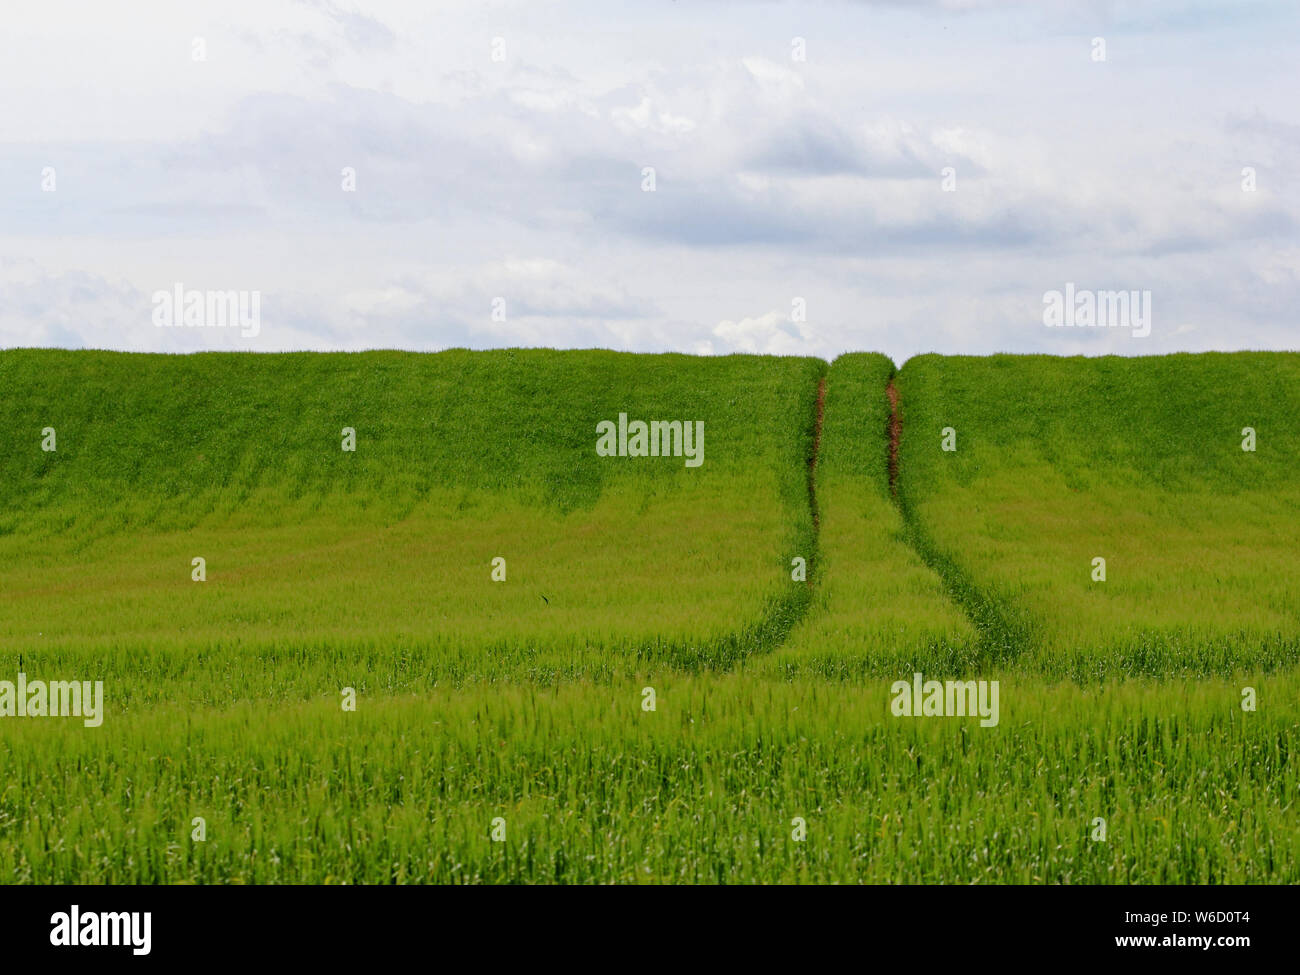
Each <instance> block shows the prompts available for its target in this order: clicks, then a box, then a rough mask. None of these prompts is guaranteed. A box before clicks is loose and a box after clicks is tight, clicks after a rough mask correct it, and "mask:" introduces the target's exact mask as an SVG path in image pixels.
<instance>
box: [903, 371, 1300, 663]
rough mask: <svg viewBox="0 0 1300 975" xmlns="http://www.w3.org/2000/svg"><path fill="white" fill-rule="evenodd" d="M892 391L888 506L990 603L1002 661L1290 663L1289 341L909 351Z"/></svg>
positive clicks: (1292, 407)
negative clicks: (946, 443)
mask: <svg viewBox="0 0 1300 975" xmlns="http://www.w3.org/2000/svg"><path fill="white" fill-rule="evenodd" d="M899 388H900V390H901V397H902V398H901V410H902V420H903V437H902V464H901V468H902V476H901V482H900V493H901V496H902V498H903V501H904V504H905V505H906V507H907V509H908V510H909V512H910V513H911V514H912V515H913V519H914V521H915V523H917V524H918V525H919V526H921V533H922V535H923V539H922V544H923V546H925V547H928V548H930V549H931V550H932V551H933V553H934V554H935V556H936V558H937V559H938V561H939V563H941V564H944V565H946V568H947V570H948V575H949V578H950V579H953V580H957V581H958V582H959V583H960V584H963V585H968V586H969V589H970V590H972V593H971V595H970V602H971V603H973V604H978V603H979V602H980V600H981V599H984V600H987V601H989V602H990V603H991V604H992V605H993V606H994V609H993V611H992V612H991V613H990V618H989V620H987V621H986V622H987V623H988V625H987V626H986V635H988V636H989V637H990V643H991V644H993V645H994V646H995V647H996V648H999V649H1001V650H1003V651H1004V653H1003V659H1004V661H1007V662H1009V661H1010V660H1012V659H1015V660H1018V661H1019V662H1021V663H1023V664H1025V665H1026V666H1029V667H1032V668H1034V669H1037V670H1041V671H1044V672H1046V673H1049V674H1069V675H1071V676H1075V677H1097V676H1105V675H1113V676H1123V675H1132V674H1151V675H1155V676H1160V675H1166V674H1172V673H1180V672H1185V673H1189V674H1229V673H1232V672H1235V671H1238V670H1242V669H1253V668H1259V667H1275V666H1283V665H1291V664H1294V663H1295V662H1296V660H1297V655H1298V653H1300V561H1298V560H1297V558H1296V552H1297V551H1300V478H1298V477H1297V476H1296V471H1297V470H1298V469H1300V431H1297V428H1296V426H1295V422H1294V421H1295V417H1296V416H1297V415H1300V355H1295V354H1286V353H1235V354H1231V355H1223V354H1213V353H1211V354H1206V355H1196V356H1191V355H1173V356H1162V357H1151V358H1139V359H1124V358H1114V357H1108V358H1102V359H1082V358H1076V359H1058V358H1050V357H1045V356H994V357H992V358H985V359H980V358H968V357H941V356H923V357H920V358H917V359H912V360H910V361H909V362H908V363H907V364H906V365H905V366H904V368H903V369H902V371H901V373H900V376H899ZM948 426H951V427H953V428H955V429H956V431H957V438H958V440H957V446H958V449H957V451H956V452H955V453H945V452H943V451H941V450H940V439H941V430H942V429H943V428H944V427H948ZM1248 426H1249V427H1254V428H1255V429H1256V431H1257V432H1258V445H1257V450H1256V452H1254V453H1247V452H1244V451H1243V450H1242V449H1241V443H1242V434H1241V431H1242V428H1243V427H1248ZM1098 556H1100V557H1103V558H1105V559H1106V570H1107V577H1106V581H1105V582H1094V581H1093V580H1092V577H1091V573H1092V559H1093V558H1094V557H1098Z"/></svg>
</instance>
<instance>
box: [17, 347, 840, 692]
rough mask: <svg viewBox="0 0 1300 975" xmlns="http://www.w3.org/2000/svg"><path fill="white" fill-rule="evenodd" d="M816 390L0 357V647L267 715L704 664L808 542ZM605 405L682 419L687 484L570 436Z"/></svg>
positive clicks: (400, 362)
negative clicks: (245, 704)
mask: <svg viewBox="0 0 1300 975" xmlns="http://www.w3.org/2000/svg"><path fill="white" fill-rule="evenodd" d="M824 368H825V366H824V364H823V363H821V362H819V361H817V360H808V359H775V358H757V357H743V356H737V357H727V358H720V359H699V358H694V357H688V356H636V355H627V354H619V353H610V352H579V353H555V352H548V351H501V352H489V353H479V352H461V351H453V352H446V353H440V354H437V355H419V354H410V353H364V354H359V355H337V354H334V355H321V354H294V355H277V356H255V355H221V354H217V355H195V356H183V357H177V356H153V355H129V354H119V353H84V352H83V353H75V352H59V351H44V350H41V351H13V352H4V353H0V389H3V390H4V396H3V399H0V430H3V431H4V437H3V439H0V482H2V483H4V484H5V485H6V504H5V507H4V509H3V515H0V592H3V593H4V597H5V598H4V600H3V602H2V603H0V648H3V651H4V653H5V655H6V656H7V657H8V658H9V659H10V661H11V666H12V665H13V664H15V663H16V661H15V660H14V657H15V655H16V654H19V653H21V654H24V655H25V659H26V661H27V663H28V667H29V669H31V668H33V667H36V668H40V669H41V671H42V672H43V673H49V672H63V671H67V672H69V673H73V674H83V673H84V672H85V670H86V669H87V666H88V665H89V664H90V662H93V667H92V669H93V670H94V671H95V673H96V675H99V676H105V677H106V678H109V679H117V680H118V681H119V683H118V686H117V687H116V688H115V696H116V698H117V700H118V701H119V703H121V702H123V701H124V700H125V701H130V700H133V699H136V698H143V697H146V696H149V695H156V696H157V697H158V698H160V699H164V700H174V699H175V698H176V695H177V694H178V693H185V694H190V693H192V694H197V695H198V696H199V699H200V700H203V701H213V702H216V701H220V700H221V699H222V698H223V697H225V698H227V699H229V697H230V693H231V692H230V691H229V690H228V689H224V688H222V687H220V686H214V683H213V682H214V681H219V680H221V679H222V678H223V677H224V676H225V675H226V674H228V673H229V672H230V671H231V670H232V669H238V670H241V671H243V672H244V674H245V678H244V679H245V681H246V684H245V685H244V687H243V690H242V692H241V693H237V694H235V695H234V696H236V697H241V696H249V697H262V698H281V697H293V696H301V695H304V694H306V695H310V694H314V693H320V692H321V691H322V689H324V688H336V687H337V686H338V684H339V681H342V682H343V683H348V684H354V683H357V682H358V681H360V682H362V683H363V684H366V685H367V686H374V684H373V682H378V686H389V687H393V688H409V687H415V686H429V685H430V684H432V683H433V682H435V681H437V680H439V679H464V678H470V677H503V676H505V677H510V676H514V677H548V676H555V675H567V676H573V675H576V674H582V673H586V674H602V673H608V672H610V671H611V670H614V669H620V668H635V667H637V666H642V665H644V664H646V663H647V662H654V663H658V662H663V663H668V664H678V665H686V666H696V665H704V664H715V665H720V666H725V665H728V664H730V663H731V662H733V661H734V660H735V659H736V658H737V657H738V656H739V655H741V654H744V653H746V652H750V651H752V650H754V649H756V648H758V647H759V646H760V645H767V644H770V643H771V642H773V641H774V640H775V639H777V638H779V636H780V635H781V634H782V633H784V631H785V630H786V629H788V627H789V626H790V625H791V623H792V622H793V620H794V619H795V618H797V616H798V615H799V614H800V613H801V612H802V611H803V609H804V606H805V603H806V600H807V594H806V591H804V590H802V589H800V588H799V587H791V586H789V585H787V584H783V583H782V580H783V579H786V580H788V575H786V574H785V573H784V572H783V567H784V566H786V565H788V563H789V559H790V557H791V554H792V553H794V552H799V551H808V550H810V549H811V547H812V538H811V516H810V514H809V507H808V496H807V482H806V476H805V475H804V473H803V472H804V471H805V469H806V458H807V456H808V455H809V452H810V450H811V442H812V428H813V423H814V414H813V397H814V395H815V389H816V384H817V381H818V377H819V376H820V374H821V373H822V371H823V370H824ZM620 411H623V412H627V413H628V414H629V415H630V417H631V418H632V419H636V418H642V419H688V418H689V419H700V420H703V421H704V422H705V454H704V456H705V461H704V464H703V466H701V467H698V468H694V469H688V468H686V467H685V464H684V462H683V460H682V459H675V458H644V459H630V458H622V459H620V458H601V457H598V456H597V455H596V453H595V440H596V435H595V428H596V424H597V422H598V421H600V420H603V419H615V418H616V417H617V414H618V413H619V412H620ZM46 426H52V427H54V428H55V429H56V430H57V435H58V450H57V452H55V453H44V452H42V451H41V450H40V449H39V443H40V431H41V429H42V428H43V427H46ZM345 426H351V427H354V428H355V429H356V430H357V450H356V452H355V453H346V452H344V451H342V450H341V449H340V440H341V437H340V431H341V429H342V428H343V427H345ZM719 512H726V513H727V517H725V518H721V517H718V513H719ZM195 556H202V557H204V558H205V559H206V560H207V570H208V581H207V582H206V583H203V584H199V583H195V582H193V581H191V579H190V561H191V559H192V558H193V557H195ZM496 556H502V557H504V558H506V560H507V580H506V582H505V583H501V584H496V583H493V582H491V581H490V568H489V563H490V560H491V559H492V558H494V557H496ZM52 610H53V611H52ZM252 660H256V661H257V663H258V666H256V667H247V666H246V665H247V664H248V663H249V662H250V661H252ZM280 664H283V666H279V665H280ZM236 665H238V667H236ZM126 677H133V678H135V677H138V678H139V679H138V680H136V679H133V680H130V681H126V680H124V678H126Z"/></svg>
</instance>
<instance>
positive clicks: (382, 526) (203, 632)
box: [0, 350, 1300, 883]
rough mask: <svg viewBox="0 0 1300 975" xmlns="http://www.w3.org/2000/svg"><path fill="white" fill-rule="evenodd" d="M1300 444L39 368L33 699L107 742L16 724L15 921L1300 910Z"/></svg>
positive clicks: (680, 361)
mask: <svg viewBox="0 0 1300 975" xmlns="http://www.w3.org/2000/svg"><path fill="white" fill-rule="evenodd" d="M891 383H892V384H893V386H894V390H895V392H896V394H897V396H898V412H897V420H898V423H899V430H900V431H901V436H900V439H899V444H898V463H897V470H896V478H895V483H893V484H892V485H891V474H890V463H889V457H890V426H891V406H890V399H889V395H888V389H889V386H890V384H891ZM823 397H824V398H823ZM1298 408H1300V355H1291V354H1280V353H1274V354H1252V353H1241V354H1233V355H1202V356H1170V357H1156V358H1145V359H1116V358H1105V359H1078V358H1076V359H1056V358H1049V357H1027V356H998V357H993V358H989V359H974V358H963V357H940V356H923V357H920V358H917V359H913V360H910V361H909V362H908V363H906V364H905V366H904V367H903V368H902V370H901V371H897V372H896V370H895V368H894V366H893V364H892V363H891V362H890V361H889V360H888V359H886V358H884V357H882V356H877V355H866V354H861V355H858V354H855V355H850V356H844V357H841V358H840V359H837V360H836V361H835V362H834V363H833V364H831V365H829V366H828V365H827V364H826V363H824V362H822V361H820V360H815V359H795V358H775V357H750V356H730V357H723V358H696V357H690V356H681V355H632V354H624V353H612V352H551V351H540V350H533V351H523V350H509V351H499V352H464V351H452V352H445V353H438V354H416V353H392V352H388V353H361V354H288V355H247V354H202V355H193V356H156V355H134V354H122V353H101V352H60V351H45V350H16V351H0V486H2V487H3V491H4V503H3V506H0V681H2V680H9V681H13V680H14V678H15V676H16V675H17V674H18V673H19V672H20V671H21V672H24V673H25V674H26V676H27V678H28V679H29V680H36V679H40V680H47V681H48V680H73V679H76V680H102V681H103V682H104V697H105V715H104V720H103V724H102V725H100V726H99V727H93V728H88V727H84V726H83V723H82V721H81V720H79V719H76V718H44V719H37V718H19V717H0V768H2V769H3V770H4V772H3V776H2V777H0V882H4V883H51V882H73V883H79V882H108V883H155V882H163V883H190V882H200V883H230V882H244V883H267V882H309V883H325V882H328V883H392V882H578V883H587V882H622V883H635V882H647V883H665V882H729V883H731V882H735V883H745V882H799V881H808V882H885V883H889V882H917V883H920V882H924V883H976V882H984V883H1008V882H1009V883H1017V882H1023V883H1085V882H1094V883H1224V882H1248V883H1254V882H1266V883H1283V882H1290V883H1294V882H1298V881H1300V857H1298V856H1297V854H1298V853H1300V850H1298V849H1297V846H1298V845H1300V816H1297V812H1296V809H1295V799H1296V794H1297V785H1298V784H1300V783H1298V781H1297V780H1298V779H1300V772H1298V770H1297V769H1298V767H1297V764H1296V761H1295V759H1294V755H1295V754H1296V752H1297V749H1300V711H1298V710H1297V706H1296V705H1297V703H1300V666H1298V664H1300V599H1298V598H1297V594H1298V593H1300V559H1297V557H1296V555H1295V553H1296V552H1297V551H1300V544H1297V543H1300V464H1298V463H1297V462H1298V461H1300V435H1298V434H1297V432H1296V430H1295V424H1294V418H1295V417H1296V415H1297V412H1298ZM619 413H626V414H628V416H629V417H631V418H633V419H643V420H647V421H649V420H700V421H703V423H704V428H705V431H706V436H705V440H704V462H703V463H702V464H701V465H700V466H698V467H687V466H686V465H685V464H684V463H683V460H682V458H680V457H602V456H598V455H597V453H596V450H595V444H596V425H597V424H598V423H599V422H601V421H603V420H616V419H617V417H618V415H619ZM1247 426H1249V427H1252V428H1254V429H1255V430H1256V431H1257V445H1256V450H1255V451H1253V452H1246V451H1243V450H1242V449H1241V443H1242V434H1241V431H1242V428H1243V427H1247ZM47 427H53V428H54V429H55V431H56V435H57V449H56V450H54V451H45V450H42V438H43V433H42V431H43V430H44V429H45V428H47ZM345 427H350V428H353V429H355V431H356V450H355V451H344V450H342V449H341V433H342V430H343V428H345ZM945 427H952V428H954V429H955V430H956V446H957V449H956V450H955V451H953V452H948V451H943V450H942V449H941V446H940V445H941V439H942V431H943V429H944V428H945ZM1098 556H1100V557H1104V558H1105V559H1106V568H1107V577H1106V580H1105V581H1104V582H1094V581H1093V580H1092V578H1091V573H1092V566H1091V560H1092V559H1093V558H1094V557H1098ZM195 557H202V558H204V559H205V560H206V573H207V575H206V581H203V582H196V581H193V580H192V578H191V572H192V568H191V560H192V559H193V558H195ZM498 557H500V558H504V559H505V560H506V578H505V580H504V581H493V579H492V560H493V559H494V558H498ZM796 558H802V559H805V560H806V562H807V565H808V572H807V579H806V580H799V579H795V578H792V560H793V559H796ZM916 671H920V672H923V673H924V675H925V677H926V679H930V678H934V679H940V680H942V679H949V678H958V677H961V678H968V679H972V680H973V679H980V680H996V681H998V682H999V684H1000V687H1001V691H1000V701H1001V708H1000V716H999V720H998V722H997V724H996V725H994V726H982V725H981V723H980V721H979V719H978V718H969V717H927V718H913V717H895V716H894V715H893V714H892V713H891V708H890V703H891V684H892V683H893V682H894V681H896V680H904V681H910V680H911V678H912V675H913V673H914V672H916ZM1246 687H1250V688H1253V690H1254V693H1255V695H1256V696H1257V699H1258V707H1257V709H1256V710H1251V711H1247V710H1243V708H1242V700H1243V688H1246ZM344 688H353V689H355V691H356V695H357V696H356V700H357V706H356V710H355V711H349V710H344V709H343V707H341V691H342V690H343V689H344ZM646 688H653V691H654V696H655V704H656V706H655V709H654V710H652V711H648V710H645V709H644V708H643V701H644V700H645V696H644V692H645V689H646ZM195 817H202V819H203V820H204V825H205V830H206V836H205V838H204V839H202V840H201V841H199V840H195V839H194V838H193V836H192V833H193V831H194V828H195V827H194V824H193V821H194V819H195ZM796 817H798V819H799V820H801V821H802V822H803V823H804V824H806V839H802V840H799V841H796V840H795V839H794V838H793V830H794V828H795V826H796V822H795V820H796ZM1099 818H1100V819H1104V820H1105V821H1106V836H1105V839H1104V840H1102V839H1096V838H1094V836H1095V833H1096V825H1095V822H1096V820H1097V819H1099ZM502 831H504V837H502ZM494 833H495V836H494Z"/></svg>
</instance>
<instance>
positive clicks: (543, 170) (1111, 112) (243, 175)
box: [0, 0, 1300, 362]
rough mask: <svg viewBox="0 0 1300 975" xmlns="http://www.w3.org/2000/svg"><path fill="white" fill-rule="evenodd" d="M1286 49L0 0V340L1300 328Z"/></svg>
mask: <svg viewBox="0 0 1300 975" xmlns="http://www.w3.org/2000/svg"><path fill="white" fill-rule="evenodd" d="M123 11H130V12H129V13H124V12H123ZM1297 65H1300V4H1296V3H1294V2H1291V0H1280V2H1265V0H1237V2H1214V3H1211V2H1204V0H1195V2H1194V0H1167V2H1142V0H1131V2H1115V3H1111V2H1102V0H1039V2H1012V0H946V2H945V0H933V2H922V0H918V2H903V0H894V2H864V0H859V2H849V0H839V2H830V0H827V2H804V3H778V2H754V0H747V2H731V3H727V2H720V0H696V2H690V3H688V2H685V0H682V2H670V0H653V2H639V0H622V2H619V3H610V2H608V0H606V2H592V3H586V2H573V3H546V2H538V0H533V2H525V3H513V2H511V3H508V2H491V0H476V2H464V3H462V2H397V0H393V2H380V0H374V2H367V3H351V2H344V0H337V2H334V0H312V2H307V0H301V2H291V0H251V2H249V0H220V2H197V0H190V2H176V0H168V2H139V3H134V4H130V5H116V4H88V3H84V2H78V3H67V2H61V0H42V2H41V3H39V4H22V5H14V6H13V8H12V9H7V10H6V12H5V15H4V19H3V23H2V24H0V104H3V110H2V111H0V348H12V347H32V346H37V347H63V348H83V347H87V348H105V349H120V350H132V351H161V352H189V351H198V350H204V349H232V350H233V349H240V350H253V351H281V350H290V349H317V350H355V349H370V348H400V349H412V350H438V349H444V348H452V347H468V348H501V347H512V346H549V347H555V348H612V349H624V350H631V351H645V352H660V351H679V352H688V353H696V354H726V353H732V352H750V353H775V354H790V355H815V356H821V357H824V358H832V357H834V356H835V355H837V354H839V353H842V352H847V351H868V350H869V351H878V352H884V353H886V354H888V355H890V356H891V357H893V358H894V360H895V361H896V362H902V361H903V360H905V359H906V358H908V357H909V356H912V355H916V354H919V353H924V352H942V353H950V354H958V353H962V354H989V353H994V352H1041V353H1050V354H1057V355H1076V354H1084V355H1102V354H1111V353H1114V354H1123V355H1149V354H1159V353H1166V352H1174V351H1193V352H1195V351H1205V350H1212V349H1218V350H1235V349H1290V350H1295V349H1300V317H1298V315H1297V309H1300V235H1298V234H1297V228H1298V226H1300V172H1298V171H1297V162H1298V160H1300V97H1297V96H1298V95H1300V69H1298V68H1297ZM1067 283H1068V284H1069V286H1070V287H1071V289H1073V290H1076V291H1079V292H1093V293H1095V292H1105V291H1112V292H1114V291H1125V292H1137V293H1138V294H1139V295H1141V294H1142V293H1149V301H1150V306H1149V307H1150V315H1149V323H1148V324H1149V329H1148V330H1147V334H1141V332H1142V330H1141V329H1139V328H1138V327H1124V326H1125V324H1126V323H1121V327H1105V328H1086V327H1070V328H1059V327H1048V326H1047V325H1045V323H1044V315H1045V312H1044V309H1045V307H1046V305H1047V303H1048V299H1047V296H1048V295H1049V294H1051V293H1052V292H1054V291H1056V292H1063V291H1064V289H1065V288H1066V286H1067ZM177 288H180V289H181V290H182V297H183V298H184V297H185V293H186V292H191V291H194V292H198V293H199V294H200V296H202V295H205V294H206V293H207V292H221V293H224V292H230V291H234V292H238V293H241V294H242V295H244V296H251V295H253V294H254V293H256V295H257V304H256V305H255V306H252V307H255V308H256V309H257V322H256V328H231V327H226V328H221V327H189V326H187V325H186V322H185V321H184V320H182V319H183V317H184V316H183V315H182V314H181V312H180V311H179V310H178V311H177V312H176V313H175V316H174V317H175V319H176V320H177V326H178V327H160V326H159V324H158V323H159V321H160V319H159V308H160V304H161V303H162V302H163V301H164V300H165V299H163V298H162V297H161V295H162V294H167V295H171V294H173V293H174V292H175V290H176V289H177ZM1134 307H1138V304H1135V305H1134ZM169 314H171V313H164V316H163V317H164V324H170V323H171V320H170V319H168V318H167V315H169ZM208 314H209V320H211V316H212V314H213V313H212V312H209V313H208ZM199 320H200V321H202V320H203V319H202V318H200V319H199Z"/></svg>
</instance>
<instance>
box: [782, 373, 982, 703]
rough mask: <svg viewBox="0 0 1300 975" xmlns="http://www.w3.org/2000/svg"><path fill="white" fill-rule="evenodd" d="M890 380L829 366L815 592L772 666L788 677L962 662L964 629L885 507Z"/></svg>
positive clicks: (953, 666)
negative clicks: (818, 555) (807, 612)
mask: <svg viewBox="0 0 1300 975" xmlns="http://www.w3.org/2000/svg"><path fill="white" fill-rule="evenodd" d="M893 372H894V366H893V363H892V362H890V361H889V360H888V359H887V358H885V357H884V356H881V355H871V354H853V355H845V356H840V357H839V358H838V359H836V360H835V362H834V363H833V364H832V365H831V369H830V373H829V375H828V377H827V390H826V405H825V410H824V420H823V424H822V435H821V449H820V451H819V454H820V456H819V460H818V465H817V477H816V480H817V506H818V509H819V511H820V518H821V530H820V532H819V542H818V544H819V549H820V561H819V563H818V575H817V580H816V586H815V590H816V591H815V595H814V602H813V609H812V611H811V612H810V613H809V614H808V616H807V617H806V618H805V619H804V621H803V622H802V623H801V624H800V625H799V627H798V628H797V629H796V630H795V631H794V632H793V633H791V635H790V639H789V641H788V642H787V643H786V645H785V646H784V647H783V648H782V650H781V652H780V653H779V654H777V656H776V658H775V660H774V663H775V664H776V665H777V666H778V667H779V668H780V669H781V671H782V672H783V673H784V674H786V675H787V676H794V675H797V674H805V675H816V676H823V677H837V678H845V677H853V676H865V675H869V674H874V675H891V676H897V675H899V674H911V673H912V670H913V668H919V669H922V670H926V669H928V670H933V671H941V672H943V673H945V674H952V673H953V672H955V671H956V670H957V669H963V668H964V665H965V664H966V663H968V662H969V657H970V655H971V653H972V647H973V637H974V634H973V630H972V628H971V625H970V623H969V622H968V621H967V620H966V618H965V616H963V615H962V612H961V610H960V609H959V608H958V607H957V606H955V605H954V604H953V602H952V601H951V600H950V599H949V598H948V596H947V594H946V592H945V590H944V587H943V584H942V582H941V580H940V579H939V577H938V576H937V575H936V574H935V573H934V572H933V571H932V570H931V569H930V568H929V567H927V566H926V565H925V564H924V563H923V562H922V561H921V560H920V558H919V557H918V556H917V554H916V552H915V551H914V550H913V549H912V547H911V546H910V545H909V544H908V539H907V537H906V533H905V527H904V524H903V519H902V516H901V515H900V514H899V511H898V507H897V506H896V505H895V504H894V501H893V499H892V498H891V497H890V493H889V471H888V466H889V450H888V445H889V440H888V437H889V432H888V424H889V413H890V410H889V402H888V399H887V398H886V395H885V386H886V384H887V383H888V382H889V379H890V377H891V376H892V375H893Z"/></svg>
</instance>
